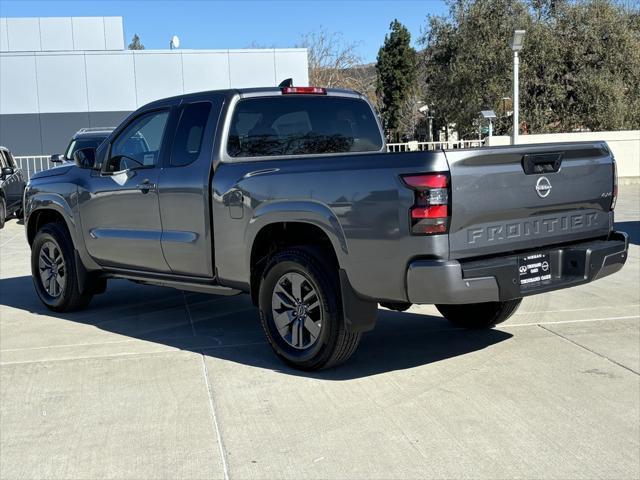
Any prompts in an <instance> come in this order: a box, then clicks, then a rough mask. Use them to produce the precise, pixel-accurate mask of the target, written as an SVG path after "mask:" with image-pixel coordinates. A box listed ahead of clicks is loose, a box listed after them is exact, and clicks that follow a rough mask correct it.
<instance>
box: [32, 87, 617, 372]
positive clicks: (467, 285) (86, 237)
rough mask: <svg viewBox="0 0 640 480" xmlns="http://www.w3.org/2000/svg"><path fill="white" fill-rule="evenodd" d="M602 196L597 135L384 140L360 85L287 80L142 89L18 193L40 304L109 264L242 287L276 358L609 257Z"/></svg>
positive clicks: (599, 270)
mask: <svg viewBox="0 0 640 480" xmlns="http://www.w3.org/2000/svg"><path fill="white" fill-rule="evenodd" d="M616 194H617V187H616V164H615V161H614V158H613V156H612V154H611V151H610V150H609V148H608V147H607V144H606V143H604V142H581V143H556V144H543V145H516V146H507V147H496V148H494V147H484V148H474V149H459V150H450V151H425V152H410V153H387V151H386V145H385V141H384V136H383V133H382V129H381V126H380V122H379V121H378V118H377V116H376V113H375V111H374V109H373V108H372V106H371V105H370V104H369V102H368V101H367V99H366V98H365V97H364V96H363V95H361V94H359V93H356V92H353V91H347V90H334V89H324V88H318V87H291V86H290V87H282V88H275V87H274V88H255V89H240V90H238V89H230V90H220V91H211V92H202V93H196V94H188V95H181V96H178V97H173V98H168V99H164V100H159V101H155V102H153V103H150V104H148V105H146V106H144V107H142V108H140V109H139V110H137V111H136V112H134V113H132V114H131V115H130V116H129V117H128V118H127V119H126V120H124V121H123V123H122V124H121V125H120V126H118V127H117V128H116V129H115V130H114V131H113V132H112V133H111V134H110V135H109V136H108V137H107V139H106V140H105V141H104V142H103V143H102V144H101V145H100V146H99V147H98V148H97V149H91V148H88V149H82V150H80V151H78V152H77V153H76V154H75V156H74V163H73V164H64V165H62V166H59V167H56V168H53V169H51V170H47V171H44V172H40V173H38V174H36V175H34V176H33V177H32V178H31V181H30V183H29V185H28V187H27V189H26V192H25V196H24V210H25V225H26V234H27V238H28V241H29V244H30V246H31V252H32V255H31V264H32V274H33V282H34V285H35V291H36V293H37V295H38V297H39V298H40V300H41V301H42V302H43V303H44V304H45V305H46V306H47V307H48V308H50V309H51V310H54V311H57V312H66V311H71V310H77V309H81V308H84V307H86V306H87V305H88V304H89V302H90V300H91V298H92V296H93V295H96V294H100V293H103V292H104V291H105V289H106V286H107V282H108V280H109V279H114V278H121V279H128V280H132V281H135V282H138V283H143V284H151V285H163V286H167V287H173V288H177V289H181V290H188V291H195V292H205V293H211V294H217V295H234V294H239V293H243V292H244V293H247V294H249V295H250V296H251V299H252V300H253V303H254V304H255V305H256V307H257V308H258V309H259V312H260V321H261V324H262V327H263V328H264V332H265V334H266V337H267V340H268V342H269V344H270V345H271V347H272V348H273V350H274V351H275V353H276V355H277V356H279V357H280V358H281V359H283V360H284V361H285V362H286V363H287V364H289V365H291V366H294V367H296V368H299V369H304V370H316V369H321V368H327V367H331V366H334V365H337V364H339V363H341V362H344V361H345V360H347V359H348V358H349V357H350V356H351V355H352V354H353V353H354V351H355V350H356V347H357V346H358V342H359V341H360V338H361V336H362V333H363V332H366V331H368V330H371V329H372V328H374V326H375V322H376V314H377V309H378V305H379V304H380V305H382V306H384V307H387V308H390V309H395V310H398V311H402V310H406V309H407V308H409V307H410V306H411V305H412V304H435V305H436V307H437V308H438V310H439V311H440V312H441V313H442V315H443V316H444V317H446V318H447V319H448V320H450V321H451V322H453V324H455V325H457V326H460V327H466V328H474V329H477V328H489V327H491V326H493V325H495V324H497V323H500V322H503V321H505V320H506V319H507V318H509V316H510V315H512V314H513V313H514V312H515V311H516V309H517V308H518V306H519V305H520V302H521V300H522V298H523V297H526V296H529V295H535V294H540V293H544V292H549V291H552V290H558V289H562V288H567V287H574V286H577V285H582V284H585V283H588V282H591V281H594V280H597V279H600V278H603V277H605V276H607V275H610V274H612V273H614V272H616V271H618V270H619V269H620V268H621V267H622V266H623V264H624V263H625V261H626V257H627V249H628V240H627V236H626V234H624V233H622V232H616V231H614V230H613V210H614V207H615V203H616ZM398 355H402V352H398Z"/></svg>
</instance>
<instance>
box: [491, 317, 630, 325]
mask: <svg viewBox="0 0 640 480" xmlns="http://www.w3.org/2000/svg"><path fill="white" fill-rule="evenodd" d="M632 318H640V315H628V316H624V317H603V318H580V319H576V320H558V321H556V322H531V323H512V324H502V325H499V326H498V328H510V327H538V326H542V325H560V324H563V323H588V322H606V321H613V320H631V319H632Z"/></svg>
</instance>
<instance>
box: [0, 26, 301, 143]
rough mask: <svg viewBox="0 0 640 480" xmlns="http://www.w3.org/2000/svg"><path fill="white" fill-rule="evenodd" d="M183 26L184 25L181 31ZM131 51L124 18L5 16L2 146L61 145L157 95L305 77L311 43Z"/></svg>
mask: <svg viewBox="0 0 640 480" xmlns="http://www.w3.org/2000/svg"><path fill="white" fill-rule="evenodd" d="M178 33H179V32H178ZM168 44H169V39H167V50H136V51H133V50H125V39H124V33H123V27H122V17H61V18H0V145H4V146H6V147H8V148H10V149H11V150H12V151H13V153H14V154H15V155H38V154H51V153H59V152H61V151H62V150H63V149H64V147H65V146H66V144H67V143H68V141H69V138H70V137H71V135H73V133H75V132H76V131H77V130H79V129H80V128H82V127H105V126H115V125H117V124H118V123H119V122H120V120H122V118H123V117H124V116H125V115H127V114H128V113H129V112H132V111H133V110H135V109H137V108H138V107H140V106H142V105H144V104H145V103H148V102H150V101H153V100H157V99H159V98H164V97H170V96H173V95H179V94H182V93H190V92H197V91H203V90H215V89H224V88H240V87H257V86H275V85H277V84H278V83H280V82H281V81H282V80H284V79H286V78H293V81H294V84H295V85H307V84H308V71H307V68H308V67H307V51H306V49H300V48H290V49H288V48H287V49H249V50H182V49H176V50H169V49H168Z"/></svg>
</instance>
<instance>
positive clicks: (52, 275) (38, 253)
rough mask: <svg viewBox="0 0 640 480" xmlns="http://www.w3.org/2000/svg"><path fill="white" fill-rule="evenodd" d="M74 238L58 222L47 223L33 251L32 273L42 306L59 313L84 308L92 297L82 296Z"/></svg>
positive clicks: (38, 234)
mask: <svg viewBox="0 0 640 480" xmlns="http://www.w3.org/2000/svg"><path fill="white" fill-rule="evenodd" d="M71 245H72V243H71V238H70V237H69V233H68V232H67V230H66V228H65V227H64V226H63V225H61V224H59V223H48V224H46V225H44V226H43V227H42V228H41V229H40V230H39V231H38V233H37V234H36V236H35V239H34V240H33V245H32V248H31V274H32V276H33V284H34V286H35V289H36V293H37V294H38V297H40V300H41V301H42V303H44V304H45V306H46V307H47V308H49V309H50V310H54V311H56V312H70V311H74V310H81V309H83V308H85V307H86V306H87V305H88V304H89V302H90V301H91V298H92V295H90V294H80V289H79V288H78V279H77V276H76V265H75V258H74V255H73V248H72V246H71Z"/></svg>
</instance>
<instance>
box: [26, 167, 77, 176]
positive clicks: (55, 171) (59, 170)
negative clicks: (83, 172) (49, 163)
mask: <svg viewBox="0 0 640 480" xmlns="http://www.w3.org/2000/svg"><path fill="white" fill-rule="evenodd" d="M72 168H76V165H75V164H70V165H69V164H67V165H59V166H57V167H53V168H50V169H48V170H43V171H41V172H38V173H34V174H33V175H31V180H35V179H38V178H46V177H56V176H58V175H64V174H66V173H67V172H68V171H69V170H71V169H72Z"/></svg>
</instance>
